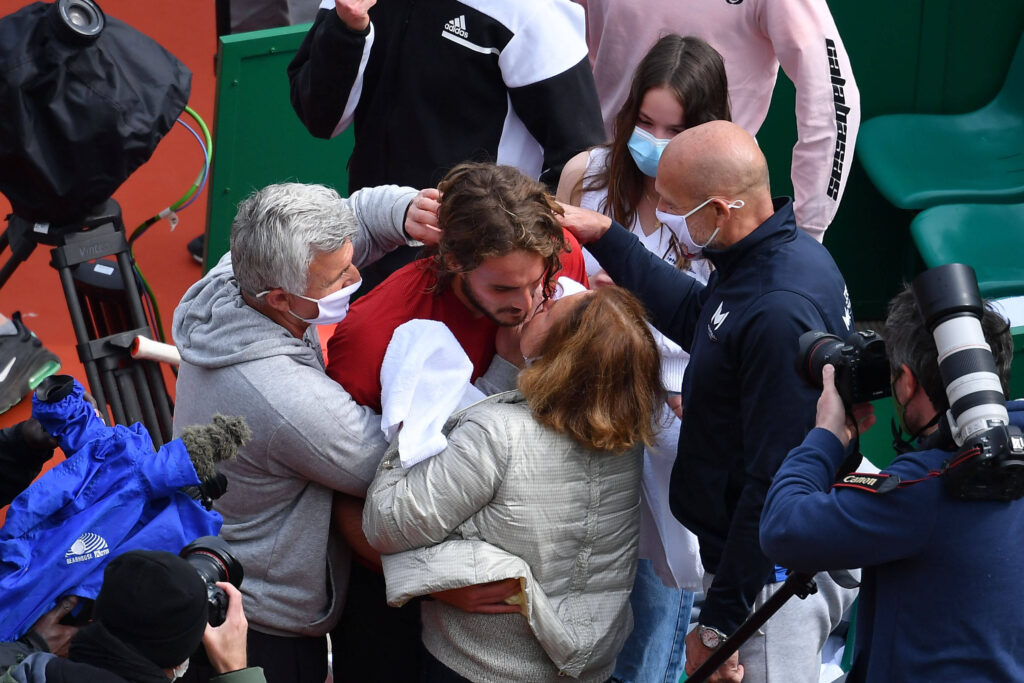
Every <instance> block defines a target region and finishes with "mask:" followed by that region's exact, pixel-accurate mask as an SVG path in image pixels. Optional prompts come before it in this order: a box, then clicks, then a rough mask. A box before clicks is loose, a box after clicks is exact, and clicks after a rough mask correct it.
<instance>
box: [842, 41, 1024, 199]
mask: <svg viewBox="0 0 1024 683" xmlns="http://www.w3.org/2000/svg"><path fill="white" fill-rule="evenodd" d="M857 156H858V158H859V159H860V161H861V164H862V165H863V166H864V170H865V171H866V172H867V174H868V177H870V178H871V181H872V182H873V183H874V184H875V186H876V187H877V188H878V190H879V192H881V193H882V195H883V196H884V197H885V198H886V199H888V200H889V201H890V202H891V203H893V204H894V205H896V206H898V207H900V208H903V209H917V210H920V209H926V208H928V207H931V206H937V205H939V204H957V203H1007V202H1021V201H1024V35H1022V36H1021V38H1020V41H1019V42H1018V43H1017V51H1016V53H1015V55H1014V58H1013V61H1012V62H1011V64H1010V69H1009V71H1008V72H1007V75H1006V80H1005V81H1004V82H1003V87H1002V89H1001V90H1000V91H999V94H998V95H996V97H995V99H993V100H992V101H991V102H989V103H988V104H987V105H985V106H984V107H982V108H981V109H978V110H976V111H973V112H970V113H967V114H946V115H943V114H890V115H885V116H877V117H875V118H873V119H871V120H869V121H866V122H864V124H863V125H862V126H861V128H860V133H859V135H858V139H857Z"/></svg>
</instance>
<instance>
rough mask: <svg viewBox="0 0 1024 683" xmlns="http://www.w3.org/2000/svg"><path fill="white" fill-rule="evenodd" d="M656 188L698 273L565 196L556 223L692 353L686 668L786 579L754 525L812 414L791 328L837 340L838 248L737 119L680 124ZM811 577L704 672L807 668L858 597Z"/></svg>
mask: <svg viewBox="0 0 1024 683" xmlns="http://www.w3.org/2000/svg"><path fill="white" fill-rule="evenodd" d="M656 187H657V190H658V194H659V195H660V197H661V199H660V202H659V204H658V209H659V214H660V215H659V218H660V219H661V220H662V221H663V222H664V223H665V224H666V225H668V226H669V227H670V228H674V232H677V234H679V236H680V239H681V241H683V242H684V243H685V242H687V241H689V242H692V243H693V247H691V248H695V247H696V248H698V249H699V248H700V247H702V246H703V247H704V250H703V251H704V255H705V256H706V257H707V258H709V259H710V260H711V262H712V264H714V267H715V270H714V272H713V273H712V274H711V278H710V280H709V281H708V284H707V286H706V287H705V286H703V285H701V284H700V283H698V282H697V281H696V280H694V279H693V278H691V277H688V276H686V275H685V274H684V273H682V272H681V271H679V270H677V269H675V268H673V267H672V266H670V265H667V264H665V263H664V262H663V261H661V259H659V258H657V256H655V255H654V254H652V253H651V252H649V251H648V250H647V249H645V248H644V247H643V245H642V244H640V242H639V241H637V239H636V237H635V236H633V235H631V234H630V233H629V232H628V231H627V230H625V229H624V228H623V227H621V226H619V225H617V224H613V222H612V221H611V219H609V218H607V217H605V216H602V215H600V214H597V213H594V212H589V211H586V210H584V209H575V208H572V207H570V208H569V209H567V214H566V220H565V222H566V225H567V227H569V229H570V230H571V231H573V232H574V233H576V234H577V236H578V237H579V239H580V242H582V243H585V244H587V246H588V248H589V249H590V251H591V253H593V254H594V256H595V257H596V258H597V260H598V261H599V262H600V263H601V266H602V267H603V268H604V269H605V270H606V271H607V272H608V274H609V275H610V276H611V277H612V279H613V280H614V281H615V282H616V283H617V284H619V285H621V286H624V287H626V288H628V289H630V290H631V291H633V292H634V293H635V294H637V296H639V297H640V299H641V300H642V301H643V302H644V304H645V305H646V306H647V309H648V310H649V311H650V313H651V316H652V323H653V324H654V326H655V327H656V328H658V329H659V330H661V331H662V332H663V333H665V334H666V335H667V336H668V337H670V338H671V339H673V340H674V341H676V342H677V343H679V344H680V345H681V346H682V347H683V348H684V349H686V350H687V351H689V352H690V355H691V360H690V364H689V366H688V367H687V370H686V376H685V378H684V381H683V386H682V396H683V421H682V429H681V431H680V435H679V454H678V457H677V459H676V464H675V467H674V469H673V472H672V480H671V488H670V501H671V505H672V511H673V513H674V514H675V515H676V517H678V518H679V520H680V521H681V522H682V523H683V524H685V525H686V526H687V527H688V528H689V529H691V530H692V531H693V532H694V533H695V534H696V535H697V537H698V538H699V540H700V547H701V560H702V562H703V564H704V568H705V570H706V572H707V574H708V575H707V576H706V577H705V583H706V584H707V585H706V589H707V590H706V599H705V604H704V607H703V608H702V609H701V618H700V619H701V623H700V624H699V625H698V627H697V628H696V629H694V630H693V631H692V632H691V633H690V635H689V636H688V637H687V640H686V658H687V666H686V669H687V672H692V671H693V670H694V669H695V668H696V667H697V666H698V665H699V664H700V663H701V662H703V661H704V660H705V659H706V658H707V657H708V656H709V655H710V654H711V652H712V651H713V650H714V649H715V648H716V647H717V646H718V643H719V641H720V640H721V639H722V638H723V636H724V635H726V634H729V633H732V632H733V631H735V629H736V627H737V626H739V624H740V623H742V622H743V620H744V619H745V618H746V617H747V615H748V614H749V613H750V611H751V610H752V609H753V608H754V607H755V606H757V605H759V604H760V603H761V602H763V601H764V600H765V599H767V597H768V596H769V595H770V594H771V593H772V592H773V591H774V590H776V589H777V587H778V586H779V585H781V584H780V582H781V581H782V580H783V579H784V570H783V569H782V568H780V567H776V566H775V565H774V564H773V563H772V562H770V561H769V560H768V558H767V557H765V555H764V553H763V552H762V551H761V546H760V543H759V540H758V531H759V523H760V518H761V507H762V505H763V503H764V497H765V494H766V493H767V491H768V486H769V485H770V483H771V480H772V477H773V476H774V475H775V471H776V470H777V469H778V467H779V465H781V464H782V460H783V458H785V455H786V453H788V452H789V450H790V449H791V448H793V447H794V446H796V445H797V444H799V443H800V441H801V440H802V439H803V437H804V436H805V435H806V433H807V431H808V430H809V429H810V427H811V426H812V424H813V418H814V404H815V400H816V398H817V396H816V392H815V391H813V390H811V389H809V388H808V387H806V386H804V385H803V383H802V382H801V381H800V379H799V377H798V376H797V374H796V372H795V371H794V360H795V358H796V354H797V340H798V339H799V337H800V335H801V334H802V333H804V332H806V331H808V330H825V331H828V332H831V333H833V334H836V335H838V336H840V337H843V338H845V337H846V336H847V335H848V334H849V332H850V331H851V330H852V322H853V321H852V315H851V312H850V304H849V297H848V296H847V293H846V286H845V284H844V282H843V278H842V275H840V273H839V270H838V268H837V267H836V265H835V262H834V261H833V260H832V257H831V256H830V255H829V253H828V252H827V251H826V250H825V248H824V247H822V246H821V245H820V244H819V243H817V242H816V241H815V240H814V239H812V238H810V237H808V236H807V235H806V234H805V233H804V232H803V231H801V230H799V229H798V228H797V225H796V223H795V221H794V218H793V203H792V200H790V199H788V198H780V199H774V200H773V199H772V196H771V190H770V188H769V186H768V169H767V165H766V163H765V159H764V155H763V154H762V153H761V151H760V150H759V149H758V147H757V143H756V142H755V141H754V139H753V137H751V136H750V135H749V134H748V133H747V132H745V131H744V130H743V129H741V128H740V127H739V126H736V125H735V124H732V123H729V122H727V121H712V122H710V123H706V124H703V125H700V126H695V127H693V128H690V129H688V130H685V131H683V132H682V133H680V134H679V135H677V136H676V137H675V138H674V139H673V140H672V142H671V143H669V145H668V146H667V147H666V148H665V151H664V153H663V155H662V158H661V163H660V164H659V166H658V177H657V181H656ZM684 216H685V224H681V221H680V218H682V217H684ZM818 584H819V593H818V594H817V595H815V596H812V597H811V598H810V599H808V600H801V601H790V603H787V605H786V606H785V607H784V608H783V610H781V611H780V612H779V613H778V614H776V615H775V617H773V619H772V621H770V622H769V624H768V625H767V626H766V627H765V629H768V630H770V631H773V632H772V633H769V635H768V636H765V629H762V632H761V633H760V634H758V635H755V637H754V638H752V639H751V640H750V641H748V642H747V643H746V644H745V645H744V647H743V648H741V650H740V651H739V653H738V656H737V655H736V654H734V655H733V657H732V658H730V660H729V661H727V662H726V663H725V664H723V665H722V667H721V668H720V669H719V670H718V672H716V674H715V676H714V677H713V678H712V679H710V680H712V681H717V680H723V681H734V680H739V677H741V676H742V677H743V680H744V681H767V680H771V681H786V682H792V681H811V680H815V681H816V680H817V678H818V667H819V663H820V649H821V646H822V645H823V644H824V641H825V639H826V638H827V636H828V633H829V631H830V630H831V629H832V628H833V627H834V626H835V624H836V623H837V622H838V620H839V618H840V617H841V613H842V611H843V609H844V608H845V606H846V605H847V604H849V603H850V602H852V599H853V597H854V595H855V594H854V593H853V592H852V591H847V590H844V589H840V588H839V587H838V586H836V585H835V584H834V583H833V582H832V581H831V579H830V578H828V577H827V576H822V577H819V579H818ZM769 670H770V671H771V672H772V675H771V678H769V677H768V673H767V672H768V671H769Z"/></svg>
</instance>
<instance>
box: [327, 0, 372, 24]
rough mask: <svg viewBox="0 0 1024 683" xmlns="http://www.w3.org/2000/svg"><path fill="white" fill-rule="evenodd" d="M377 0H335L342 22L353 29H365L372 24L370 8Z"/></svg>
mask: <svg viewBox="0 0 1024 683" xmlns="http://www.w3.org/2000/svg"><path fill="white" fill-rule="evenodd" d="M376 4H377V0H334V9H335V11H337V13H338V18H339V19H341V23H343V24H345V26H348V27H349V28H350V29H352V30H353V31H365V30H366V27H367V26H369V25H370V14H369V12H370V8H371V7H373V6H374V5H376Z"/></svg>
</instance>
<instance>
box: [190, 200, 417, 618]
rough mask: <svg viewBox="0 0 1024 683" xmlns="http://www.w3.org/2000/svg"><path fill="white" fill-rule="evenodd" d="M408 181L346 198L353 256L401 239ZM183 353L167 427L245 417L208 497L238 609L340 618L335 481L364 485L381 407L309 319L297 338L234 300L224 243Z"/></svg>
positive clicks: (356, 490) (237, 296)
mask: <svg viewBox="0 0 1024 683" xmlns="http://www.w3.org/2000/svg"><path fill="white" fill-rule="evenodd" d="M414 195H415V190H411V189H409V188H399V187H395V186H385V187H376V188H367V189H364V190H360V191H358V192H356V193H354V194H353V195H352V197H351V198H349V199H347V200H344V201H346V202H347V205H348V206H349V208H351V209H352V211H353V214H354V219H355V220H356V221H357V222H358V224H359V232H358V234H357V236H356V237H355V238H354V239H353V246H354V247H355V254H354V256H353V262H354V263H355V264H356V266H357V267H358V266H362V265H364V264H367V263H371V262H373V261H374V260H376V259H377V258H379V257H380V256H381V255H382V254H384V253H385V252H387V251H389V250H391V249H394V248H395V247H397V246H401V245H403V244H407V243H408V242H407V241H406V238H405V234H404V232H403V229H402V228H403V224H404V219H405V210H406V207H407V206H408V205H409V202H410V201H411V200H412V198H413V196H414ZM173 329H174V332H173V334H174V341H175V344H176V345H177V347H178V350H179V352H180V353H181V367H180V370H179V374H178V382H177V400H176V406H175V414H174V433H175V436H179V435H180V434H181V431H182V430H183V429H184V428H185V427H188V426H189V425H193V424H203V423H206V422H209V420H210V418H211V417H212V416H213V415H214V414H215V413H222V414H225V415H241V416H243V417H244V418H245V419H246V420H247V421H248V423H249V426H250V428H251V429H252V432H253V439H252V441H251V442H249V443H248V444H247V445H246V446H245V447H244V448H243V449H242V451H241V453H240V455H239V457H238V460H237V461H234V462H230V463H224V464H223V465H222V466H221V471H223V473H224V474H225V475H226V476H227V478H228V492H227V493H226V494H225V495H224V496H223V497H222V498H220V499H219V500H218V501H217V503H216V509H217V510H218V511H219V512H220V513H221V514H222V515H224V527H223V529H222V530H221V536H223V537H224V538H225V539H226V540H227V541H228V542H229V543H231V547H232V549H233V550H234V552H235V553H236V555H237V557H238V559H239V561H240V562H241V563H242V566H243V568H244V570H245V580H244V581H243V583H242V586H241V590H242V593H243V594H244V596H245V614H246V617H247V618H248V620H249V624H250V625H251V626H252V627H253V628H255V629H256V630H258V631H262V632H264V633H269V634H272V635H306V636H319V635H323V634H324V633H327V632H328V631H329V630H330V629H331V628H332V627H333V626H334V624H335V622H336V621H337V619H338V615H339V614H340V612H341V608H342V606H343V605H344V601H345V600H344V598H345V591H346V588H347V585H348V573H349V549H348V547H347V546H346V545H345V544H344V542H343V541H341V540H340V539H338V538H336V537H335V536H334V535H333V534H330V533H329V532H330V527H331V500H332V497H333V493H334V491H343V492H345V493H350V494H353V495H358V496H362V495H363V494H364V493H365V491H366V487H367V485H368V484H369V482H370V481H371V480H372V479H373V474H374V471H375V470H376V468H377V463H378V462H379V461H380V458H381V456H382V455H383V453H384V450H385V448H386V446H387V444H386V443H385V441H384V439H383V434H382V433H381V430H380V416H379V415H377V414H376V413H374V412H373V410H371V409H370V408H366V407H363V406H360V405H357V404H356V403H355V401H353V400H352V397H351V396H349V394H348V393H347V392H346V391H345V389H344V388H343V387H342V386H341V385H339V384H337V383H336V382H335V381H334V380H332V379H331V378H329V377H328V376H327V375H326V374H325V373H324V361H323V358H322V356H321V353H320V345H319V343H318V340H317V335H316V328H315V326H312V325H311V326H310V327H309V329H308V330H307V331H306V334H305V336H304V337H303V338H302V339H297V338H295V337H294V336H292V335H291V334H290V333H289V332H288V331H287V330H285V329H284V328H283V327H281V326H280V325H278V324H277V323H275V322H274V321H272V320H270V319H269V318H267V317H266V316H264V315H263V314H262V313H260V312H258V311H256V310H255V309H253V308H252V307H250V306H249V305H248V304H246V303H245V301H244V300H243V299H242V296H241V293H240V292H239V289H238V284H237V282H236V281H235V279H234V273H233V270H232V266H231V256H230V254H227V255H225V256H224V257H223V258H222V259H221V260H220V262H219V263H218V264H217V265H216V266H215V267H214V268H213V269H212V270H211V271H210V272H209V273H207V274H206V276H205V277H203V278H202V279H201V280H200V281H199V282H197V283H196V284H194V285H193V286H192V287H191V288H189V290H188V291H187V292H186V293H185V297H184V298H183V299H182V300H181V303H180V304H179V305H178V307H177V309H175V311H174V328H173Z"/></svg>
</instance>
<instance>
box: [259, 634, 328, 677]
mask: <svg viewBox="0 0 1024 683" xmlns="http://www.w3.org/2000/svg"><path fill="white" fill-rule="evenodd" d="M248 649H249V651H248V655H249V666H261V667H263V673H264V674H265V675H266V677H267V683H324V681H325V680H326V679H327V637H326V636H320V637H319V638H313V637H307V636H297V637H286V636H271V635H267V634H266V633H260V632H259V631H254V630H253V629H251V628H250V629H249V639H248Z"/></svg>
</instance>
